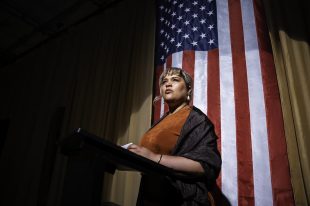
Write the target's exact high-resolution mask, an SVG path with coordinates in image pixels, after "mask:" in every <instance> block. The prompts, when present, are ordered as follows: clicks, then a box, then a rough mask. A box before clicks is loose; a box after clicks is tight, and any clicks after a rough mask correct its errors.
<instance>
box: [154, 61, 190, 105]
mask: <svg viewBox="0 0 310 206" xmlns="http://www.w3.org/2000/svg"><path fill="white" fill-rule="evenodd" d="M168 75H169V76H171V75H177V76H179V77H181V78H182V79H183V80H184V82H185V85H186V88H187V91H190V92H189V94H188V95H189V98H190V99H191V98H192V83H193V79H192V77H191V76H190V75H189V74H188V73H187V72H186V71H184V70H183V69H181V68H177V67H168V68H167V69H166V70H164V71H163V72H162V73H161V75H160V77H159V82H158V83H159V87H160V86H161V85H162V84H163V80H164V78H165V77H166V76H168ZM160 99H161V95H159V96H156V97H155V98H154V100H153V104H155V103H156V102H157V101H158V100H160ZM190 99H189V100H188V101H190Z"/></svg>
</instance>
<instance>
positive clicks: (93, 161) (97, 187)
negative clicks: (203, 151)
mask: <svg viewBox="0 0 310 206" xmlns="http://www.w3.org/2000/svg"><path fill="white" fill-rule="evenodd" d="M61 145H62V146H61V152H62V153H63V154H64V155H67V156H68V166H67V170H66V175H65V180H64V187H63V196H62V205H63V206H65V205H66V206H67V205H74V206H99V205H100V199H101V188H102V183H103V181H104V179H103V178H104V177H103V174H104V172H108V173H110V174H114V172H115V170H128V171H138V172H141V173H145V174H149V175H160V176H170V177H174V178H179V179H187V180H190V179H192V178H195V177H193V176H192V175H190V174H186V173H180V172H177V171H175V170H172V169H170V168H168V167H165V166H163V165H160V164H157V163H156V162H153V161H151V160H149V159H147V158H144V157H142V156H139V155H137V154H135V153H133V152H130V151H129V150H127V149H124V148H122V147H121V146H118V145H116V144H114V143H112V142H110V141H107V140H105V139H103V138H99V137H98V136H96V135H93V134H91V133H89V132H87V131H85V130H83V129H81V128H79V129H76V130H75V131H74V132H73V133H72V135H70V136H69V137H68V138H67V139H65V140H64V141H63V142H62V144H61Z"/></svg>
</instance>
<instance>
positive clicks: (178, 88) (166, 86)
mask: <svg viewBox="0 0 310 206" xmlns="http://www.w3.org/2000/svg"><path fill="white" fill-rule="evenodd" d="M160 93H161V95H162V97H163V98H164V100H165V102H166V103H167V104H181V103H183V102H186V98H187V95H188V91H187V88H186V84H185V81H184V79H183V78H182V77H180V76H178V75H176V74H172V75H169V74H168V75H167V76H165V77H164V79H163V81H162V84H161V86H160Z"/></svg>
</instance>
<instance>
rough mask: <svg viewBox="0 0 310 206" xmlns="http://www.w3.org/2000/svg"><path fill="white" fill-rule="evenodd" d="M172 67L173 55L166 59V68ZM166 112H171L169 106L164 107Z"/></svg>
mask: <svg viewBox="0 0 310 206" xmlns="http://www.w3.org/2000/svg"><path fill="white" fill-rule="evenodd" d="M169 67H172V55H169V56H168V57H167V59H166V68H169ZM164 111H165V112H167V111H169V107H168V105H167V104H165V105H164Z"/></svg>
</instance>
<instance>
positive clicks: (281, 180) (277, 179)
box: [254, 0, 294, 205]
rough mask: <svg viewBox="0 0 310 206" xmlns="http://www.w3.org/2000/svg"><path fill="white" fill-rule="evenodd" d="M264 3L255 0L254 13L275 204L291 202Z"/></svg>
mask: <svg viewBox="0 0 310 206" xmlns="http://www.w3.org/2000/svg"><path fill="white" fill-rule="evenodd" d="M263 11H264V10H263V5H262V3H261V1H257V0H255V1H254V13H255V21H256V30H257V35H258V45H259V53H260V60H261V66H262V76H263V85H264V87H263V88H264V96H265V106H266V118H267V131H268V140H269V155H270V170H271V171H270V172H271V180H272V181H271V182H272V190H273V200H274V205H294V197H293V190H292V185H291V182H290V173H289V163H288V158H287V148H286V141H285V133H284V125H283V117H282V110H281V104H280V95H279V88H278V84H277V76H276V72H275V66H274V62H273V56H272V50H271V44H270V41H269V36H268V29H267V27H266V24H265V22H266V21H265V19H264V16H265V14H264V12H263Z"/></svg>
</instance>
